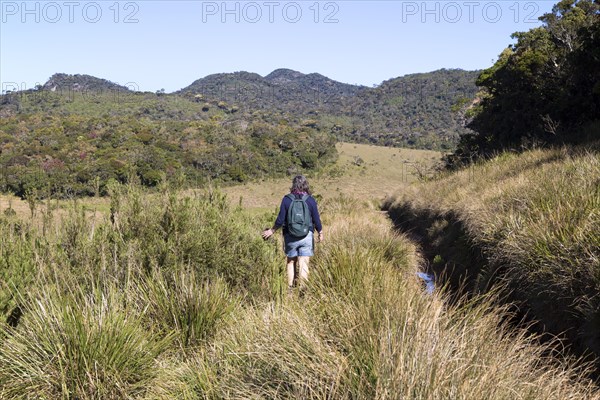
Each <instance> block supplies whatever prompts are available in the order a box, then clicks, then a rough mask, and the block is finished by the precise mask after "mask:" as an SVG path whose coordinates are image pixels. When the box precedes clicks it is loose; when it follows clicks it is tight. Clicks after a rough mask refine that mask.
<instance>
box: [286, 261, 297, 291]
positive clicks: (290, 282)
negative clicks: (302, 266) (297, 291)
mask: <svg viewBox="0 0 600 400" xmlns="http://www.w3.org/2000/svg"><path fill="white" fill-rule="evenodd" d="M297 260H298V257H292V258H290V257H288V258H287V262H286V264H287V278H288V287H292V286H294V275H295V274H296V273H295V271H294V270H295V264H296V261H297Z"/></svg>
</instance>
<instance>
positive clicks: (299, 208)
mask: <svg viewBox="0 0 600 400" xmlns="http://www.w3.org/2000/svg"><path fill="white" fill-rule="evenodd" d="M286 197H289V198H290V199H291V200H292V204H290V207H289V208H288V211H287V216H286V226H287V230H288V233H289V234H290V235H291V236H293V237H296V238H303V237H305V236H306V235H308V232H309V231H310V229H311V228H312V216H311V215H310V208H308V204H306V199H308V195H306V194H305V195H302V198H300V199H298V198H296V196H294V195H293V194H291V193H290V194H288V195H287V196H286Z"/></svg>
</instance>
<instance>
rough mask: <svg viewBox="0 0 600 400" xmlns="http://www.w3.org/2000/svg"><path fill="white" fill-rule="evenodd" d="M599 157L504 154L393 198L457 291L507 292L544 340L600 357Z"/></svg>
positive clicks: (393, 207)
mask: <svg viewBox="0 0 600 400" xmlns="http://www.w3.org/2000/svg"><path fill="white" fill-rule="evenodd" d="M599 177H600V157H599V156H598V153H594V152H589V151H588V150H586V149H581V148H580V149H566V148H565V149H555V150H534V151H529V152H526V153H524V154H521V155H516V154H510V153H505V154H501V155H499V156H498V157H496V158H494V159H492V160H490V161H489V162H485V163H481V164H479V165H474V166H472V167H471V168H469V169H466V170H463V171H460V172H457V173H454V174H449V175H447V176H445V177H442V178H440V179H437V180H435V181H432V182H429V183H424V184H421V185H417V186H413V187H411V188H405V189H404V190H402V191H401V192H399V193H398V194H397V195H395V196H392V197H390V198H389V199H388V200H387V204H386V208H388V209H389V210H390V213H391V215H392V217H393V218H394V220H395V222H396V223H397V225H398V226H399V227H401V228H403V229H405V230H407V231H410V232H411V233H412V234H413V236H414V237H417V238H419V239H420V240H421V242H422V243H423V245H424V247H425V249H426V250H427V253H428V255H429V257H430V268H431V269H432V270H433V271H435V272H436V273H437V274H438V275H445V276H446V277H447V278H448V279H449V282H451V284H452V285H453V286H454V287H458V286H460V285H462V286H463V288H467V289H468V290H470V291H473V292H485V291H488V290H490V289H491V288H494V287H496V288H497V287H498V286H499V285H500V286H502V287H504V288H505V289H507V296H508V297H507V300H508V301H510V302H514V304H516V305H517V307H518V310H519V312H520V313H521V315H522V316H524V315H525V314H526V316H527V318H528V320H530V321H534V322H535V325H534V326H535V327H536V328H537V329H538V330H539V331H540V332H541V331H545V332H550V333H552V334H554V335H561V336H562V337H565V338H567V339H568V343H569V344H570V345H571V346H572V347H573V348H574V349H575V350H577V352H578V353H580V354H585V353H590V352H591V354H592V355H594V356H597V355H600V336H598V332H599V329H598V328H599V325H598V323H599V321H600V303H599V302H598V292H599V290H600V278H599V273H598V271H600V234H599V232H600V178H599Z"/></svg>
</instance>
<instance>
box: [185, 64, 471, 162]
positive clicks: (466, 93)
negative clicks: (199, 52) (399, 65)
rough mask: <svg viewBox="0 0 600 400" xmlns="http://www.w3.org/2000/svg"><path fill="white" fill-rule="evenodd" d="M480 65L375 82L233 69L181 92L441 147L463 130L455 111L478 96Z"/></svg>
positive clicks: (339, 129) (338, 130) (362, 137)
mask: <svg viewBox="0 0 600 400" xmlns="http://www.w3.org/2000/svg"><path fill="white" fill-rule="evenodd" d="M479 72H480V71H463V70H459V69H451V70H448V69H442V70H438V71H433V72H429V73H421V74H412V75H406V76H402V77H398V78H394V79H390V80H388V81H385V82H383V83H382V84H381V85H379V86H377V87H373V88H370V87H365V86H359V85H350V84H345V83H341V82H337V81H334V80H332V79H329V78H327V77H325V76H323V75H320V74H316V73H312V74H303V73H301V72H297V71H292V70H289V69H278V70H275V71H273V72H272V73H270V74H268V75H267V76H265V77H262V76H260V75H258V74H254V73H248V72H235V73H229V74H215V75H209V76H207V77H205V78H202V79H199V80H197V81H195V82H194V83H192V84H191V85H190V86H188V87H186V88H184V89H182V90H181V91H179V92H178V93H179V94H181V95H183V96H187V97H189V98H194V99H195V100H196V101H205V100H212V101H215V100H216V101H221V102H226V103H231V104H235V105H236V107H240V108H242V109H244V110H246V111H250V112H252V111H256V110H265V109H268V110H277V111H278V112H283V113H288V114H290V115H294V116H296V117H302V118H310V119H313V120H315V123H317V124H320V125H321V126H322V127H323V128H326V129H328V130H330V131H332V132H334V133H335V134H336V135H338V136H339V137H342V138H343V139H344V140H349V141H358V142H369V143H375V144H383V145H388V146H407V147H417V148H434V149H442V150H443V149H450V148H452V147H453V146H454V144H455V143H456V141H457V140H458V137H459V135H460V134H462V133H465V132H467V130H466V129H465V128H464V127H463V121H462V116H461V113H460V112H459V111H461V109H463V108H464V106H465V105H466V104H468V103H470V100H472V99H473V98H474V97H475V94H476V92H477V87H476V85H475V81H476V79H477V76H478V75H479Z"/></svg>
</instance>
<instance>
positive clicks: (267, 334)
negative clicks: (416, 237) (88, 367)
mask: <svg viewBox="0 0 600 400" xmlns="http://www.w3.org/2000/svg"><path fill="white" fill-rule="evenodd" d="M353 209H355V210H356V209H358V210H359V211H358V212H356V213H354V214H352V211H351V210H353ZM337 211H339V213H338V212H337ZM323 214H324V217H325V225H326V226H327V227H328V239H327V243H325V244H323V245H322V247H320V248H319V250H318V252H317V255H316V257H315V259H314V263H313V268H312V272H311V277H310V284H309V286H308V289H307V291H306V293H305V295H304V296H298V295H292V296H290V297H286V298H285V299H284V300H283V302H282V303H280V304H273V303H267V304H262V305H255V306H253V307H249V308H245V309H243V310H239V312H237V313H236V318H235V319H231V320H229V323H228V324H227V325H226V326H224V327H223V328H222V330H220V332H219V334H218V335H217V336H216V337H215V340H214V341H213V342H212V343H211V344H210V345H209V346H206V347H205V348H203V349H202V350H201V351H198V352H197V353H195V355H194V356H192V357H190V358H188V359H187V360H186V361H185V362H184V363H182V364H179V366H178V368H173V369H171V370H170V373H169V374H167V375H165V376H164V377H163V379H158V380H157V382H156V384H155V386H154V387H155V390H156V392H155V393H160V395H161V396H163V397H165V398H189V399H195V398H209V399H213V398H214V399H220V398H240V399H263V398H268V399H280V398H281V399H285V398H297V399H310V398H314V399H317V398H318V399H323V398H330V399H401V398H406V399H413V398H414V399H437V398H461V399H482V398H486V399H514V398H535V399H579V398H598V394H597V393H596V392H595V390H594V389H593V387H592V385H591V384H590V383H589V382H582V383H577V381H578V378H579V373H581V372H582V371H581V370H576V369H574V368H573V367H572V365H571V364H570V363H569V362H568V361H564V360H563V361H558V360H556V359H550V358H548V357H546V356H544V354H546V352H545V350H546V348H545V347H540V346H539V345H537V344H535V343H534V342H535V340H534V339H532V338H528V335H527V334H526V333H524V332H523V331H520V332H515V331H513V330H512V329H511V328H509V327H507V325H505V324H503V323H502V320H503V317H504V313H503V312H502V311H499V310H495V309H493V308H492V307H491V306H490V305H489V303H487V302H486V301H483V302H479V303H477V304H476V303H470V304H466V305H463V306H462V307H460V308H454V307H448V306H447V305H446V304H445V302H444V297H443V296H438V295H437V294H436V295H432V296H427V295H426V294H425V293H424V290H423V288H422V287H421V285H420V283H419V282H418V281H417V280H416V279H415V271H416V266H417V263H416V261H417V254H416V252H415V247H414V246H413V245H412V244H411V243H410V242H409V241H408V240H407V239H406V238H405V237H403V236H397V235H394V234H392V233H391V231H390V227H389V223H388V222H387V221H386V220H385V218H384V217H383V216H382V215H380V214H378V213H376V212H374V211H373V210H371V211H369V210H366V209H365V208H364V207H363V206H360V205H357V204H356V203H354V202H347V204H345V205H341V206H340V205H339V204H334V207H324V210H323ZM349 214H351V215H349ZM342 215H345V217H344V218H342V217H341V216H342Z"/></svg>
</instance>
